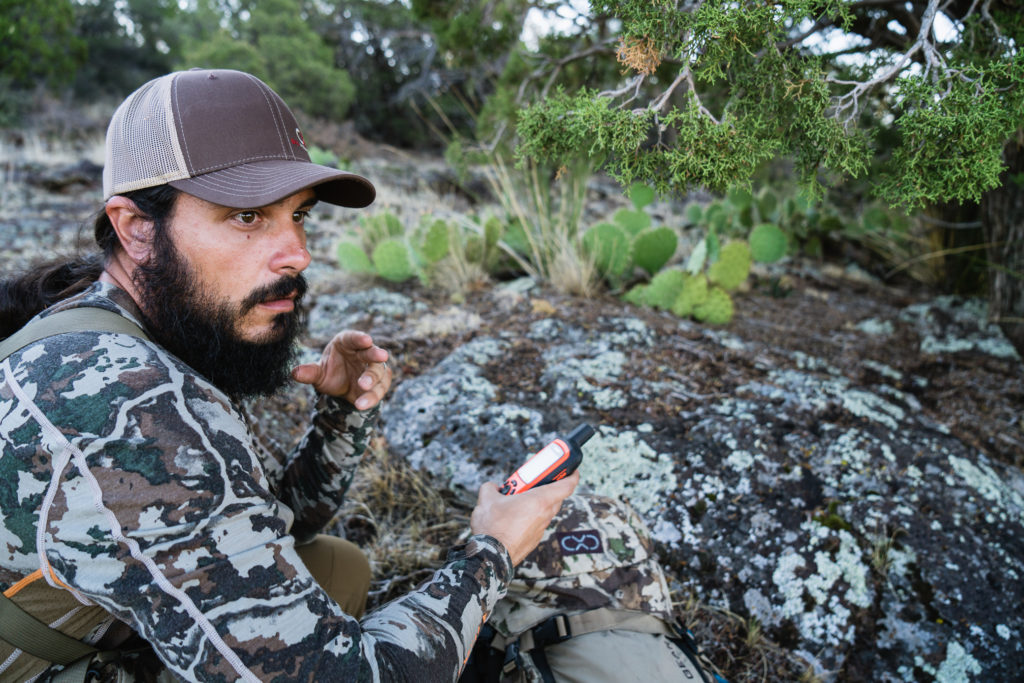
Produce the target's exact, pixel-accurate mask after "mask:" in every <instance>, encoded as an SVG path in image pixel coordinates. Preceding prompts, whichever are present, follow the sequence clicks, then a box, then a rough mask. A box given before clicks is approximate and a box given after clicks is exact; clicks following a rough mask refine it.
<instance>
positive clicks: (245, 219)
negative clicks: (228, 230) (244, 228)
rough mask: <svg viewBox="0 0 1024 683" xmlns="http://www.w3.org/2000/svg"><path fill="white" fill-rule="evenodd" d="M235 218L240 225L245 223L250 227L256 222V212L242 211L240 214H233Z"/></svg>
mask: <svg viewBox="0 0 1024 683" xmlns="http://www.w3.org/2000/svg"><path fill="white" fill-rule="evenodd" d="M235 218H237V219H238V220H239V221H241V222H242V223H245V224H246V225H252V224H253V223H255V222H256V212H255V211H242V212H241V213H238V214H235Z"/></svg>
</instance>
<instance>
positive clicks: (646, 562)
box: [490, 495, 674, 637]
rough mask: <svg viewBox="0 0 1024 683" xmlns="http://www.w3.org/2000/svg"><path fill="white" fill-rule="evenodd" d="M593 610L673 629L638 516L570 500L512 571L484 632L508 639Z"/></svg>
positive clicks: (610, 504) (593, 500) (604, 502)
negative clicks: (645, 617)
mask: <svg viewBox="0 0 1024 683" xmlns="http://www.w3.org/2000/svg"><path fill="white" fill-rule="evenodd" d="M599 607H604V608H609V609H621V610H632V611H639V612H647V613H649V614H653V615H655V616H658V617H661V618H662V619H663V620H665V621H666V622H667V623H674V618H673V616H672V601H671V598H670V597H669V591H668V584H667V583H666V581H665V574H664V572H663V571H662V569H661V565H660V564H658V561H657V558H656V557H655V556H654V550H653V546H652V541H651V534H650V532H649V531H648V530H647V527H646V526H645V525H644V522H643V520H641V519H640V517H639V516H638V515H637V514H636V511H635V510H633V508H632V507H630V506H629V505H628V504H627V503H622V502H619V501H616V500H613V499H611V498H606V497H603V496H593V495H574V496H570V497H569V498H567V499H566V500H565V502H564V503H562V510H561V512H559V514H558V516H556V517H555V519H554V521H553V522H552V523H551V525H550V526H549V527H548V529H547V530H546V531H545V532H544V538H543V539H542V540H541V542H540V545H539V546H537V548H536V549H535V550H534V551H533V552H531V553H530V554H529V555H527V557H526V559H525V560H524V561H523V563H522V564H520V565H519V566H518V567H517V568H516V573H515V576H514V577H513V579H512V581H511V582H510V583H509V587H508V596H507V597H506V598H505V599H504V600H502V601H501V602H500V603H499V604H498V606H497V607H496V608H495V610H494V614H493V615H492V617H491V621H490V624H491V626H493V627H494V628H495V630H497V631H498V632H499V633H501V634H502V635H504V636H506V637H507V636H510V635H512V634H515V633H521V632H522V631H525V630H526V629H529V628H532V627H533V626H535V625H537V624H539V623H540V622H542V621H544V620H545V619H547V618H548V617H550V616H552V615H555V614H572V613H576V612H583V611H586V610H591V609H596V608H599Z"/></svg>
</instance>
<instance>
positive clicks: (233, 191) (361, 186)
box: [168, 159, 377, 209]
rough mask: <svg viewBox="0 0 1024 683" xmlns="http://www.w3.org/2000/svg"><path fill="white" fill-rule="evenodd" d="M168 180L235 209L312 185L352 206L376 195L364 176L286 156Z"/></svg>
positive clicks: (324, 196) (332, 200)
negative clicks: (289, 158) (286, 157)
mask: <svg viewBox="0 0 1024 683" xmlns="http://www.w3.org/2000/svg"><path fill="white" fill-rule="evenodd" d="M168 184H169V185H170V186H171V187H174V188H176V189H178V190H181V191H182V192H187V193H188V194H190V195H193V196H195V197H199V198H200V199H205V200H206V201H208V202H213V203H214V204H220V205H221V206H227V207H231V208H233V209H251V208H255V207H259V206H266V205H268V204H273V203H274V202H278V201H281V200H282V199H284V198H285V197H288V196H291V195H293V194H295V193H296V192H299V191H301V190H305V189H307V188H312V189H313V191H314V192H316V196H317V199H319V200H320V201H323V202H327V203H328V204H336V205H338V206H347V207H351V208H353V209H360V208H362V207H364V206H369V205H370V204H371V203H372V202H373V200H374V198H375V197H376V196H377V191H376V189H374V187H373V184H372V183H371V182H370V181H369V180H367V179H366V178H364V177H362V176H359V175H356V174H354V173H346V172H345V171H339V170H338V169H336V168H330V167H328V166H320V165H318V164H313V163H310V162H308V161H291V160H285V159H275V160H268V161H257V162H253V163H249V164H241V165H239V166H232V167H231V168H225V169H222V170H220V171H212V172H210V173H204V174H203V175H198V176H196V177H194V178H185V179H183V180H172V181H171V182H169V183H168Z"/></svg>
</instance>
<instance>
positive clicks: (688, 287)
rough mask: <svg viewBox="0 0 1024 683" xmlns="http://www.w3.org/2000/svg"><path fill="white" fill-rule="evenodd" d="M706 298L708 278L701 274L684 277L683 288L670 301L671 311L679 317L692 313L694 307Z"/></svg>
mask: <svg viewBox="0 0 1024 683" xmlns="http://www.w3.org/2000/svg"><path fill="white" fill-rule="evenodd" d="M707 298H708V280H707V278H705V277H704V276H703V275H693V276H691V277H688V278H686V282H685V283H684V284H683V289H682V291H681V292H679V295H678V296H677V297H676V300H675V301H674V302H672V312H673V313H675V314H676V315H678V316H679V317H680V318H685V317H686V316H688V315H693V311H694V309H695V308H696V307H697V306H699V305H701V304H703V303H704V301H705V300H707Z"/></svg>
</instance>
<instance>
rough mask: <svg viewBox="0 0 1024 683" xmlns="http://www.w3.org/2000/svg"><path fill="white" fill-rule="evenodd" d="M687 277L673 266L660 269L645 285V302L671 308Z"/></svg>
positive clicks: (658, 306)
mask: <svg viewBox="0 0 1024 683" xmlns="http://www.w3.org/2000/svg"><path fill="white" fill-rule="evenodd" d="M688 277H689V276H688V275H687V274H686V273H684V272H683V271H681V270H676V269H674V268H673V269H671V270H663V271H661V272H660V273H658V274H657V275H655V276H654V278H653V279H652V280H651V282H650V284H649V285H647V291H646V293H645V295H644V299H645V302H646V303H647V305H648V306H653V307H654V308H660V309H662V310H666V311H667V310H668V309H670V308H672V304H673V303H675V300H676V297H678V296H679V293H680V292H681V291H683V286H684V285H685V284H686V280H687V279H688Z"/></svg>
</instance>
